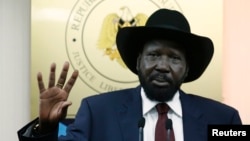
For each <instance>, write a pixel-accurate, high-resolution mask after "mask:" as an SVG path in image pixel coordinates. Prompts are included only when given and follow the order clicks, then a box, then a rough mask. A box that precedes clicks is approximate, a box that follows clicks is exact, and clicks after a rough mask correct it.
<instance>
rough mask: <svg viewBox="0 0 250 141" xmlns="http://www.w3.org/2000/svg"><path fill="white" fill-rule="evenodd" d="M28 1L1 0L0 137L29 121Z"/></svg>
mask: <svg viewBox="0 0 250 141" xmlns="http://www.w3.org/2000/svg"><path fill="white" fill-rule="evenodd" d="M29 61H30V1H29V0H20V1H19V0H0V111H1V114H0V140H1V141H18V139H17V130H19V129H20V128H21V127H22V126H24V125H25V124H26V123H27V122H28V121H30V94H29V92H30V91H29V87H30V83H29V82H30V81H29V78H30V63H29Z"/></svg>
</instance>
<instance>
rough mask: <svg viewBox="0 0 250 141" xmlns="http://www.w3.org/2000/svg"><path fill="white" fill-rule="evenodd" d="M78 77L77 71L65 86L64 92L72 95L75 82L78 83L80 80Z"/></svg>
mask: <svg viewBox="0 0 250 141" xmlns="http://www.w3.org/2000/svg"><path fill="white" fill-rule="evenodd" d="M78 75H79V72H78V70H75V71H74V72H73V73H72V75H71V77H70V79H69V80H68V82H67V84H66V85H65V87H64V90H65V91H66V92H67V93H68V94H69V93H70V91H71V89H72V87H73V86H74V84H75V82H76V79H77V78H78Z"/></svg>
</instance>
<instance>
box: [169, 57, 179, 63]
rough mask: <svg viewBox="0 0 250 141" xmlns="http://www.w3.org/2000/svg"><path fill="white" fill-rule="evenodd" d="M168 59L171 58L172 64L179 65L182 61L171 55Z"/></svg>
mask: <svg viewBox="0 0 250 141" xmlns="http://www.w3.org/2000/svg"><path fill="white" fill-rule="evenodd" d="M170 58H171V60H172V62H173V63H179V62H181V60H182V58H181V57H180V56H178V55H172V56H170Z"/></svg>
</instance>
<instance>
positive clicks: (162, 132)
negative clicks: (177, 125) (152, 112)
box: [155, 103, 175, 141]
mask: <svg viewBox="0 0 250 141" xmlns="http://www.w3.org/2000/svg"><path fill="white" fill-rule="evenodd" d="M156 109H157V112H158V120H157V123H156V128H155V141H174V140H175V139H174V131H173V129H172V130H170V134H169V137H170V140H169V139H168V135H167V130H166V121H167V119H168V116H167V113H168V110H169V107H168V105H167V104H166V103H159V104H157V105H156Z"/></svg>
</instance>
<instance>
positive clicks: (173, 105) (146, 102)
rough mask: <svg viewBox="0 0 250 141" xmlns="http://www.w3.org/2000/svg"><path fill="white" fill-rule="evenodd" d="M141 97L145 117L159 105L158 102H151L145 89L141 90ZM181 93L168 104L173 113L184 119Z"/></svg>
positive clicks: (176, 94) (177, 93)
mask: <svg viewBox="0 0 250 141" xmlns="http://www.w3.org/2000/svg"><path fill="white" fill-rule="evenodd" d="M141 97H142V109H143V115H145V114H146V113H148V112H149V111H151V110H152V109H153V108H154V107H155V106H156V104H158V103H159V102H158V101H152V100H150V99H149V98H148V97H147V96H146V94H145V92H144V89H143V88H141ZM179 97H180V93H179V91H177V92H176V93H175V95H174V97H173V98H172V99H171V100H170V101H167V102H166V103H167V104H168V106H169V107H170V109H171V111H172V112H173V113H175V114H176V115H177V116H180V117H182V108H181V101H180V98H179Z"/></svg>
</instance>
